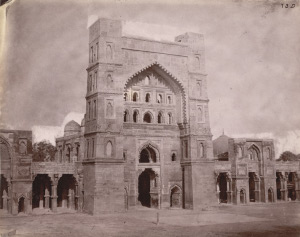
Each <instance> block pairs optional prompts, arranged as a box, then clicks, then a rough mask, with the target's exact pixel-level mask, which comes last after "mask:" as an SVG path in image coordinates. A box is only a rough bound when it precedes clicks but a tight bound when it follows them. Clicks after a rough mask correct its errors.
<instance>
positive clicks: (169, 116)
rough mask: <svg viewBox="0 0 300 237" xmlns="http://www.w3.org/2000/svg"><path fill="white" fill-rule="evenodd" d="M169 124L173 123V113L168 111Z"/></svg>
mask: <svg viewBox="0 0 300 237" xmlns="http://www.w3.org/2000/svg"><path fill="white" fill-rule="evenodd" d="M168 124H172V114H171V113H168Z"/></svg>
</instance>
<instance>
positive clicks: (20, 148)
mask: <svg viewBox="0 0 300 237" xmlns="http://www.w3.org/2000/svg"><path fill="white" fill-rule="evenodd" d="M85 100H86V113H85V116H84V119H83V120H82V122H81V124H78V123H76V122H75V121H70V122H69V123H68V124H67V125H66V126H65V131H64V136H63V137H60V138H57V139H56V150H57V151H56V156H55V160H54V161H45V162H33V161H32V133H31V131H16V130H0V145H1V209H3V210H5V211H7V212H9V213H12V214H18V213H19V212H25V213H32V211H33V210H35V209H47V210H51V211H52V212H58V211H59V210H62V209H64V210H71V211H77V212H85V213H89V214H98V213H103V212H115V211H126V210H127V209H132V208H138V207H143V206H144V207H148V208H157V209H161V208H185V209H201V208H203V207H207V206H214V205H219V204H237V205H241V204H250V203H253V202H262V203H270V202H272V203H273V202H277V201H289V200H290V201H295V200H298V201H299V200H300V164H299V161H293V162H292V161H288V162H281V161H276V160H275V151H274V142H273V140H268V139H247V138H245V139H235V138H229V137H227V136H225V135H222V136H220V137H219V138H217V139H215V140H214V141H213V140H212V134H211V129H210V122H209V107H208V103H209V99H208V96H207V74H206V72H205V51H204V38H203V35H201V34H196V33H185V34H182V35H179V36H177V37H176V38H175V41H174V42H164V41H154V40H149V39H144V38H139V37H129V36H124V35H123V34H122V22H121V21H118V20H110V19H98V20H97V21H96V22H95V23H94V24H93V25H91V26H90V28H89V62H88V66H87V87H86V96H85Z"/></svg>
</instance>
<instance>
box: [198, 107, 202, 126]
mask: <svg viewBox="0 0 300 237" xmlns="http://www.w3.org/2000/svg"><path fill="white" fill-rule="evenodd" d="M197 113H198V114H197V116H198V121H199V122H202V121H203V110H202V106H199V107H198V111H197Z"/></svg>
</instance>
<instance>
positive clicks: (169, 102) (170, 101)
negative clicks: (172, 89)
mask: <svg viewBox="0 0 300 237" xmlns="http://www.w3.org/2000/svg"><path fill="white" fill-rule="evenodd" d="M167 101H168V104H169V105H170V104H172V98H171V96H170V95H169V96H168V97H167Z"/></svg>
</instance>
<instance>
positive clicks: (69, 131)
mask: <svg viewBox="0 0 300 237" xmlns="http://www.w3.org/2000/svg"><path fill="white" fill-rule="evenodd" d="M80 131H81V129H80V125H79V124H78V123H76V122H75V121H74V120H72V121H70V122H68V123H67V124H66V126H65V129H64V135H65V136H70V135H74V134H78V133H80Z"/></svg>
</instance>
